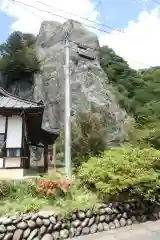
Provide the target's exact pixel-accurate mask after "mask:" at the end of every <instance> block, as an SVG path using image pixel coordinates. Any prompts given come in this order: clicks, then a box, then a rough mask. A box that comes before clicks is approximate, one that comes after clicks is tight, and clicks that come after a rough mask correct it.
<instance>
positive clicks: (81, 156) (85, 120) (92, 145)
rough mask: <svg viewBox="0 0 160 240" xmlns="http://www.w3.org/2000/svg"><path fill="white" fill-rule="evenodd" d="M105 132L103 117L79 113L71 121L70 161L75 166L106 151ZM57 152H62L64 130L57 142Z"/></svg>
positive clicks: (91, 113) (95, 113)
mask: <svg viewBox="0 0 160 240" xmlns="http://www.w3.org/2000/svg"><path fill="white" fill-rule="evenodd" d="M106 130H107V127H106V125H105V123H104V117H103V116H102V114H100V113H97V112H93V111H90V112H79V113H77V114H76V115H75V116H74V117H73V121H72V145H71V148H72V151H71V153H72V160H73V163H74V165H75V166H80V165H81V164H82V163H83V161H85V160H86V159H88V158H89V157H91V156H95V155H98V154H99V153H101V152H103V151H104V150H105V149H106V145H107V141H106V137H107V134H106ZM56 146H57V152H58V153H61V155H62V153H63V151H64V130H63V129H62V131H61V135H60V138H59V140H58V142H57V145H56Z"/></svg>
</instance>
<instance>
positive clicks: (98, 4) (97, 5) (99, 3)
mask: <svg viewBox="0 0 160 240" xmlns="http://www.w3.org/2000/svg"><path fill="white" fill-rule="evenodd" d="M101 3H102V0H100V1H99V2H98V3H97V4H96V6H95V8H94V9H93V10H92V12H91V15H92V13H94V11H96V10H97V8H98V7H99V6H100V5H101ZM88 19H89V17H87V20H88Z"/></svg>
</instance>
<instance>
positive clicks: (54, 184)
mask: <svg viewBox="0 0 160 240" xmlns="http://www.w3.org/2000/svg"><path fill="white" fill-rule="evenodd" d="M70 185H71V182H70V181H68V180H53V179H40V181H39V182H38V184H37V186H36V190H37V192H38V193H40V194H42V195H44V196H56V195H58V194H60V193H62V192H63V193H66V192H68V190H69V186H70Z"/></svg>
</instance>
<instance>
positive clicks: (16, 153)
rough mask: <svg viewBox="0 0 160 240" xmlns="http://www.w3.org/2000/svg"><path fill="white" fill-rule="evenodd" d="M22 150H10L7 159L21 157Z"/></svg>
mask: <svg viewBox="0 0 160 240" xmlns="http://www.w3.org/2000/svg"><path fill="white" fill-rule="evenodd" d="M20 155H21V149H19V148H8V149H7V157H20Z"/></svg>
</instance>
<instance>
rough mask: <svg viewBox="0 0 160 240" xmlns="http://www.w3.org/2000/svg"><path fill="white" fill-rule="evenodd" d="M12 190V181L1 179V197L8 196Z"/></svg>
mask: <svg viewBox="0 0 160 240" xmlns="http://www.w3.org/2000/svg"><path fill="white" fill-rule="evenodd" d="M9 192H10V183H9V182H7V181H0V199H2V198H4V197H6V196H7V195H8V194H9Z"/></svg>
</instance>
